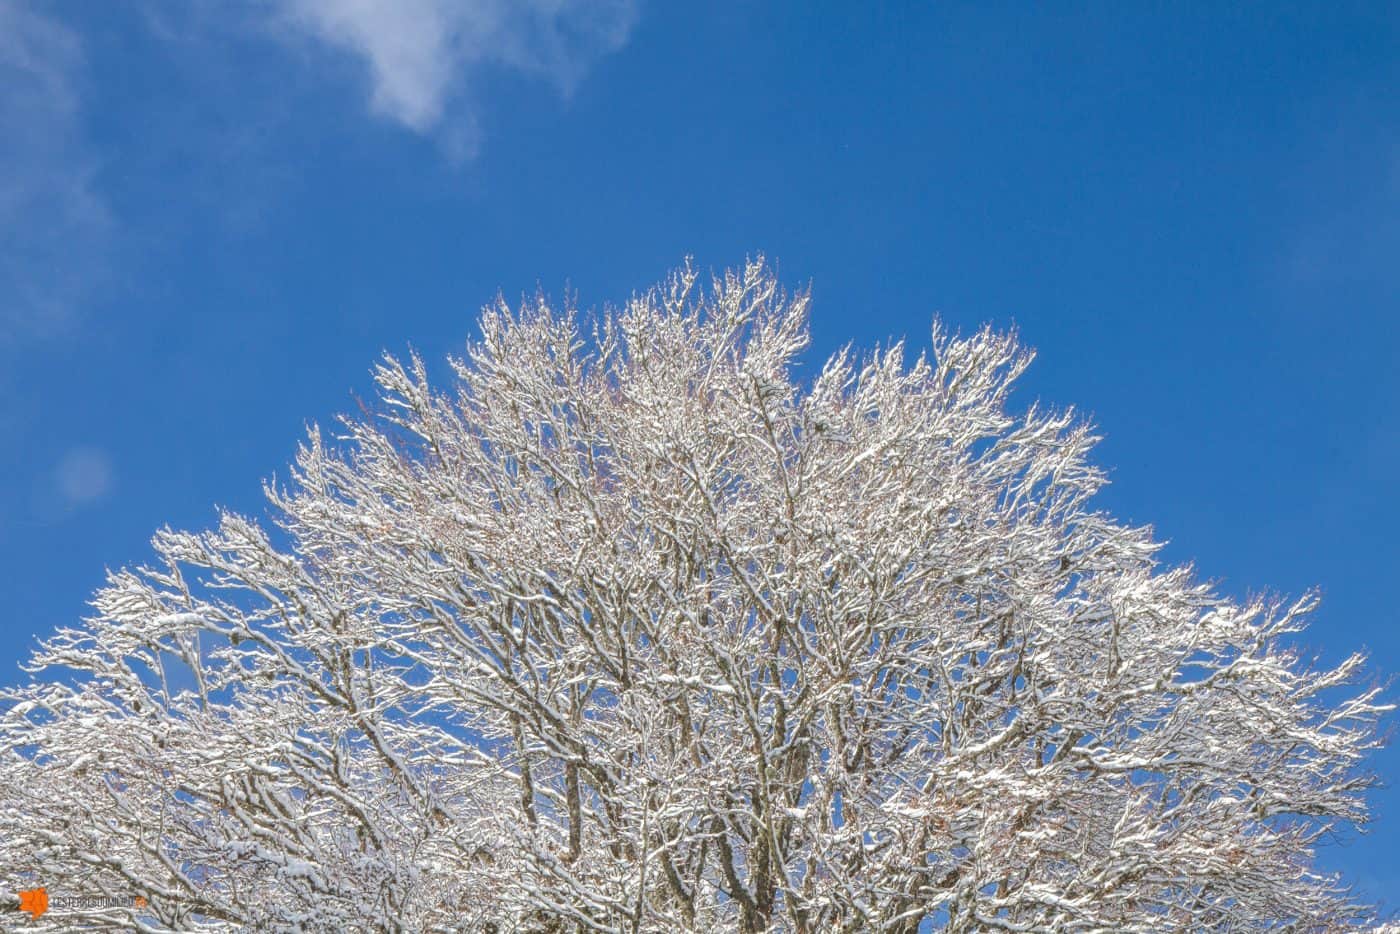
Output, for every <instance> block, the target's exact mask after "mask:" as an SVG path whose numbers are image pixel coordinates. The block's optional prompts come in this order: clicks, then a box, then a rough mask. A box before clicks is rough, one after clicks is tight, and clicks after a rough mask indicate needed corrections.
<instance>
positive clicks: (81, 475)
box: [53, 447, 112, 509]
mask: <svg viewBox="0 0 1400 934" xmlns="http://www.w3.org/2000/svg"><path fill="white" fill-rule="evenodd" d="M53 479H54V486H55V488H56V490H57V492H58V495H59V498H60V499H61V501H62V502H63V505H64V506H65V507H67V508H68V509H75V508H77V507H79V506H83V505H86V504H88V503H92V502H95V501H97V500H99V499H101V498H102V497H104V496H106V495H107V493H108V491H110V490H111V488H112V461H111V458H109V457H108V456H107V453H106V452H105V451H102V450H99V449H97V448H87V447H80V448H73V449H72V450H70V451H69V452H68V453H66V454H64V455H63V457H62V459H60V460H59V462H58V465H57V466H56V467H55V468H54V473H53Z"/></svg>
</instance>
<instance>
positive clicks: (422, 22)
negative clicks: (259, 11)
mask: <svg viewBox="0 0 1400 934" xmlns="http://www.w3.org/2000/svg"><path fill="white" fill-rule="evenodd" d="M276 3H277V9H278V10H279V19H280V21H281V22H282V23H284V24H286V25H287V26H288V27H290V28H291V29H292V30H293V31H294V32H296V33H299V34H302V35H305V36H310V37H312V38H314V39H315V40H317V41H320V42H322V43H325V44H327V45H329V46H331V47H334V48H336V49H338V50H340V51H341V52H345V53H350V54H352V55H354V56H356V57H358V58H360V59H362V60H363V61H364V63H365V65H366V66H367V68H368V71H369V82H370V94H369V106H370V109H371V110H372V111H373V112H374V113H376V114H378V115H380V116H382V117H384V118H386V119H388V120H392V121H394V122H396V123H399V124H401V125H403V126H405V127H407V128H408V129H411V130H414V131H416V132H419V133H425V134H426V133H433V132H438V133H440V134H441V133H443V132H444V131H446V133H447V135H452V134H453V133H456V134H458V138H459V141H460V142H465V144H466V146H467V147H468V149H470V148H471V147H473V146H474V145H475V134H474V131H472V130H471V127H470V121H471V120H472V111H471V104H472V101H471V91H472V81H473V78H474V76H475V75H476V74H477V73H478V72H479V70H480V69H482V68H485V67H490V66H501V67H506V68H510V69H514V70H517V71H520V72H523V73H526V74H530V75H534V76H538V77H540V78H543V79H545V80H547V81H549V82H551V83H552V84H554V85H555V87H556V88H557V89H558V90H559V91H560V93H563V94H565V95H567V94H569V93H570V92H572V90H573V89H574V87H575V86H576V85H577V83H578V81H579V80H580V79H581V78H582V77H583V75H584V74H585V73H586V72H587V70H588V69H589V67H590V66H591V65H592V64H593V63H594V62H595V61H597V59H598V58H600V57H601V56H603V55H606V54H608V53H609V52H613V51H616V50H617V49H619V48H621V47H622V46H623V45H624V44H625V43H626V41H627V38H628V36H629V34H630V33H631V31H632V27H633V25H634V24H635V22H636V19H637V0H276ZM464 122H465V123H466V124H467V126H466V130H467V136H466V138H465V139H464V140H463V139H461V133H462V131H463V129H464V128H463V126H462V124H463V123H464ZM463 154H465V153H463Z"/></svg>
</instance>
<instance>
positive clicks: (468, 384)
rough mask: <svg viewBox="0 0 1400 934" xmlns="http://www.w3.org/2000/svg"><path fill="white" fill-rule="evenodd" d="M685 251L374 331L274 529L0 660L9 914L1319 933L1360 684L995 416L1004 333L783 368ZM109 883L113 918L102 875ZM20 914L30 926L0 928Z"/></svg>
mask: <svg viewBox="0 0 1400 934" xmlns="http://www.w3.org/2000/svg"><path fill="white" fill-rule="evenodd" d="M698 278H699V277H698V276H697V274H696V273H695V272H694V271H693V269H692V268H691V267H689V266H686V267H684V268H682V269H681V270H680V271H678V272H676V273H674V274H673V275H672V276H671V277H670V278H668V279H667V280H666V281H665V282H664V283H663V284H662V285H661V286H658V287H657V288H655V289H653V290H651V291H649V292H647V293H646V294H643V295H639V296H637V297H635V298H634V299H633V300H632V301H630V302H629V303H628V304H627V305H626V307H625V308H624V309H622V310H620V311H617V312H608V313H605V314H603V315H601V316H599V317H598V318H597V319H596V321H595V322H594V323H593V324H592V325H591V326H586V325H585V323H584V321H585V318H584V317H583V316H581V315H579V314H578V313H576V312H575V311H574V310H573V309H571V308H563V309H558V308H552V307H550V305H549V304H548V303H547V302H546V301H545V300H543V299H540V300H538V301H536V302H533V303H529V304H528V305H527V306H525V307H521V308H519V309H516V310H512V309H510V308H508V307H507V306H505V305H504V304H500V305H498V306H496V307H492V308H490V309H488V310H487V311H486V312H485V313H484V315H483V317H482V319H481V323H480V340H479V341H477V342H476V343H473V344H471V345H470V346H469V347H468V350H467V352H466V355H465V357H463V358H462V359H460V360H454V361H453V363H452V369H453V371H454V373H455V380H454V384H453V385H452V386H451V387H450V389H448V390H446V391H443V390H438V389H434V388H433V387H432V386H431V385H430V384H429V381H428V378H427V376H426V372H425V367H424V365H423V363H422V362H421V361H420V360H419V359H418V358H417V357H411V358H410V359H408V360H407V361H406V362H401V361H400V360H397V359H394V358H392V357H386V358H385V359H384V360H383V362H382V363H381V364H380V365H379V366H378V368H377V370H376V372H375V376H376V379H377V382H378V385H379V387H380V391H381V399H380V402H379V404H378V406H377V408H375V409H374V410H373V411H372V412H370V413H369V414H366V415H364V416H360V417H355V418H348V419H345V420H344V421H343V431H341V432H340V433H339V434H338V435H337V436H336V437H334V438H333V439H332V438H327V437H325V436H323V435H322V433H321V432H320V431H319V430H316V429H314V428H313V429H312V430H311V431H310V434H309V439H308V441H307V442H306V444H305V445H304V446H303V447H302V449H301V450H300V452H299V453H298V456H297V458H296V466H295V468H294V470H293V471H292V474H291V476H290V477H289V478H287V480H286V482H285V483H283V484H276V483H274V484H270V485H269V486H268V489H267V495H268V498H269V500H270V502H271V510H270V511H271V514H272V516H273V523H272V524H270V525H268V526H262V525H260V524H259V523H257V522H255V521H253V520H252V519H249V518H245V517H242V516H239V515H234V514H232V513H224V514H223V515H222V516H221V517H220V521H219V523H218V526H217V528H215V529H214V530H212V531H207V532H202V533H186V532H177V531H172V530H168V529H167V530H163V531H161V532H160V533H159V534H158V535H157V536H156V537H155V540H154V547H155V552H156V554H157V556H158V560H157V561H156V562H154V563H153V566H151V567H141V568H138V569H134V570H123V571H121V572H119V573H115V574H112V575H111V576H110V579H109V580H108V583H107V585H106V587H105V588H104V589H103V590H101V591H100V592H99V593H98V595H97V597H96V598H95V600H94V604H93V605H94V607H95V614H94V615H93V616H92V618H90V619H88V620H86V621H84V622H83V623H82V625H80V626H78V627H75V628H71V629H64V630H61V631H59V632H58V633H56V634H54V635H52V636H51V637H50V638H48V639H47V640H45V641H44V642H43V643H42V646H41V649H40V650H39V651H38V652H37V653H36V655H35V657H34V659H33V662H32V667H33V670H34V671H35V672H36V673H39V672H41V671H42V672H45V673H46V676H45V677H43V678H42V679H39V680H35V681H33V682H32V683H30V684H28V685H26V686H23V687H19V688H13V689H10V690H8V691H7V692H6V696H7V698H8V709H7V712H6V713H5V714H4V715H3V719H0V733H2V734H3V763H0V799H3V800H2V801H0V803H3V808H2V809H0V822H2V823H0V868H2V869H3V879H4V880H5V883H6V884H7V885H10V886H12V887H15V888H27V887H29V886H33V885H43V886H46V887H47V890H48V891H49V892H50V893H51V896H64V897H67V898H69V899H72V898H76V897H79V896H99V895H102V896H108V897H111V896H113V895H114V894H115V895H118V896H121V897H120V898H118V899H114V904H111V905H97V906H87V907H72V906H71V904H70V905H69V907H66V908H65V907H51V908H50V910H49V911H48V912H47V913H45V914H44V915H42V916H40V917H38V918H37V919H34V920H33V921H32V922H31V921H28V920H25V922H24V923H25V926H27V927H30V928H33V929H36V930H38V929H42V928H44V927H45V926H48V927H49V928H52V929H61V930H68V929H71V928H72V927H74V926H77V925H78V924H79V923H80V922H83V921H84V920H86V921H88V922H91V923H94V924H102V925H108V926H112V927H129V928H135V929H140V930H161V931H165V930H195V929H243V928H253V929H259V928H261V929H289V928H291V929H304V930H316V931H348V930H395V931H398V930H404V931H409V930H415V931H427V930H480V931H499V932H505V931H618V932H621V931H673V930H697V931H712V930H739V931H746V932H754V931H760V930H786V931H797V932H807V931H811V932H815V931H834V930H848V931H857V930H858V931H865V930H871V931H901V932H913V931H915V930H917V929H919V927H920V925H921V924H923V925H925V926H932V927H934V928H938V929H946V930H948V931H994V930H1005V931H1066V932H1069V931H1143V932H1160V931H1246V930H1248V931H1266V930H1267V931H1318V930H1349V929H1354V927H1355V926H1357V925H1363V924H1366V923H1368V917H1367V915H1368V913H1367V911H1366V909H1365V907H1364V906H1358V905H1356V904H1354V903H1353V901H1352V900H1351V898H1350V897H1349V895H1348V893H1347V891H1346V889H1345V888H1344V887H1343V886H1342V885H1341V883H1340V880H1338V879H1337V878H1335V877H1332V876H1329V875H1327V874H1325V873H1322V872H1321V871H1320V870H1318V869H1317V868H1316V867H1315V862H1314V849H1315V846H1316V844H1318V843H1319V842H1320V841H1321V840H1322V839H1323V838H1324V837H1326V836H1328V835H1329V834H1332V833H1335V832H1337V831H1338V830H1344V829H1347V828H1354V827H1356V826H1358V825H1362V824H1364V822H1365V820H1366V808H1365V800H1364V797H1365V794H1364V793H1365V791H1366V789H1367V788H1368V786H1369V785H1370V784H1371V783H1372V779H1371V778H1370V777H1368V775H1367V774H1366V773H1365V772H1364V771H1363V770H1362V768H1363V765H1364V763H1363V760H1364V758H1365V756H1366V754H1367V753H1368V751H1370V750H1372V749H1373V748H1374V747H1375V746H1376V744H1377V733H1376V726H1377V720H1378V718H1379V717H1380V716H1381V715H1382V714H1383V713H1384V712H1385V711H1386V710H1387V709H1388V707H1386V705H1384V704H1383V703H1382V701H1381V699H1380V694H1379V691H1378V689H1377V688H1375V687H1366V686H1364V685H1359V684H1358V678H1359V676H1360V672H1361V667H1362V665H1363V659H1362V657H1361V656H1359V655H1355V656H1352V657H1350V658H1347V659H1346V660H1345V661H1343V662H1341V664H1340V665H1338V666H1336V667H1322V668H1318V667H1315V666H1314V665H1313V664H1311V663H1309V661H1308V660H1307V659H1306V658H1304V657H1301V656H1300V654H1299V653H1298V651H1297V650H1296V648H1294V645H1295V643H1296V640H1295V639H1294V638H1292V636H1293V634H1295V633H1297V632H1298V631H1299V630H1300V629H1301V627H1302V626H1303V624H1304V621H1305V619H1306V617H1307V615H1308V613H1309V611H1310V610H1311V609H1312V608H1313V606H1314V603H1315V600H1314V598H1313V597H1312V596H1306V597H1304V598H1302V599H1300V600H1297V601H1295V602H1285V601H1278V600H1271V599H1263V598H1261V599H1257V600H1250V601H1247V602H1244V603H1242V604H1241V603H1237V602H1231V601H1230V600H1227V599H1224V598H1222V597H1221V596H1218V595H1217V594H1216V593H1215V592H1214V591H1213V590H1212V589H1211V588H1210V587H1209V586H1207V585H1204V584H1202V583H1198V582H1197V581H1196V580H1195V578H1194V576H1193V573H1192V571H1191V570H1190V569H1188V568H1169V567H1163V566H1162V565H1161V564H1160V563H1159V561H1158V560H1157V558H1156V557H1155V556H1156V554H1157V552H1158V546H1157V545H1156V544H1155V543H1154V542H1153V540H1152V538H1151V535H1150V532H1149V530H1147V529H1143V528H1133V527H1128V526H1124V525H1121V524H1118V523H1117V522H1115V521H1113V520H1112V519H1111V518H1110V517H1108V516H1106V515H1104V514H1103V513H1102V512H1100V511H1097V510H1096V509H1095V508H1094V507H1093V504H1092V499H1093V495H1094V493H1095V491H1096V490H1098V489H1099V488H1100V487H1101V486H1102V485H1103V483H1104V479H1103V475H1102V473H1101V472H1100V471H1099V470H1098V469H1097V468H1096V467H1095V466H1093V465H1092V463H1091V462H1090V460H1089V455H1090V451H1091V447H1092V445H1093V443H1094V441H1095V438H1094V436H1093V434H1092V432H1091V429H1090V427H1089V426H1087V425H1086V424H1084V423H1083V422H1082V421H1081V420H1079V419H1078V418H1077V417H1076V416H1074V415H1072V414H1071V413H1070V412H1067V411H1066V412H1057V411H1048V410H1045V409H1042V408H1039V407H1035V408H1032V409H1031V410H1030V411H1028V412H1025V413H1022V414H1012V413H1011V412H1009V411H1008V405H1007V397H1008V393H1009V392H1010V390H1011V388H1012V385H1013V382H1014V380H1015V379H1016V378H1017V376H1018V375H1019V374H1021V372H1022V371H1023V370H1024V369H1025V367H1026V366H1027V364H1028V363H1029V361H1030V359H1031V356H1030V354H1029V353H1028V352H1026V351H1024V350H1022V349H1020V348H1018V346H1017V344H1016V342H1015V340H1014V338H1013V337H1011V336H1008V335H1005V334H999V333H996V332H994V331H992V330H982V331H980V332H978V333H976V334H975V335H973V336H971V337H967V338H958V337H954V336H951V335H949V334H947V333H945V332H944V331H943V330H942V329H940V328H938V327H937V326H935V328H934V331H933V336H932V347H931V353H930V354H929V355H928V356H926V357H925V356H920V357H919V358H918V359H917V360H914V361H912V362H907V361H906V360H905V354H904V350H903V347H902V346H901V345H896V346H894V347H892V348H889V349H887V350H885V351H882V352H875V353H873V354H872V355H870V356H868V357H863V358H858V357H856V356H854V355H852V354H851V353H850V352H842V353H840V354H837V355H836V356H835V357H834V358H833V359H831V360H830V361H829V362H827V363H826V364H825V366H824V367H823V368H822V369H821V370H820V372H819V373H814V374H813V375H812V376H811V378H808V379H806V380H805V381H801V382H799V381H798V380H797V378H796V377H795V375H794V370H795V367H796V363H797V360H798V358H799V355H800V354H801V352H802V351H803V349H804V348H805V346H806V344H807V329H806V314H807V304H808V303H807V298H806V296H805V295H802V294H798V295H795V296H791V295H787V294H785V293H783V292H782V291H781V290H780V289H779V287H778V286H777V284H776V282H775V280H774V278H773V277H772V275H771V274H770V273H769V272H768V271H766V269H765V267H764V266H763V265H762V264H761V263H751V264H749V265H747V266H746V268H744V269H743V270H742V271H738V272H734V273H729V274H726V275H724V276H722V277H719V278H717V279H715V280H714V281H713V282H712V283H710V284H708V285H704V284H701V283H699V281H698ZM138 896H139V897H140V898H141V899H144V900H145V904H144V906H143V907H135V906H134V903H132V902H130V900H131V899H135V898H137V897H138ZM21 917H24V918H26V919H27V916H21Z"/></svg>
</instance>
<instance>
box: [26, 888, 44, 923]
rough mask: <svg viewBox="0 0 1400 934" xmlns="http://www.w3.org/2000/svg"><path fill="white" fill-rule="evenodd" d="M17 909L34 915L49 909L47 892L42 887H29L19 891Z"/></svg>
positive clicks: (36, 915) (37, 915)
mask: <svg viewBox="0 0 1400 934" xmlns="http://www.w3.org/2000/svg"><path fill="white" fill-rule="evenodd" d="M19 910H20V911H27V912H29V913H30V914H31V915H33V916H34V917H36V918H37V917H39V916H40V915H41V914H43V913H44V912H46V911H48V910H49V893H48V892H45V891H44V890H43V889H29V890H27V891H24V892H20V893H19Z"/></svg>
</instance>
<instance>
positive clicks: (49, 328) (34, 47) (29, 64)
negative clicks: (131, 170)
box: [0, 0, 111, 345]
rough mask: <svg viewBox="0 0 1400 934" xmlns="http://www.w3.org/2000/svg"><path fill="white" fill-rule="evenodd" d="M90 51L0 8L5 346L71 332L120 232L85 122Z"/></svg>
mask: <svg viewBox="0 0 1400 934" xmlns="http://www.w3.org/2000/svg"><path fill="white" fill-rule="evenodd" d="M82 69H83V55H82V45H81V43H80V42H79V40H78V38H77V36H76V35H75V34H74V33H73V32H72V31H71V30H69V29H68V28H67V27H66V26H64V25H62V24H61V23H58V22H57V21H55V20H52V19H49V18H48V17H45V16H43V15H41V14H40V13H39V12H38V11H37V10H36V9H35V5H34V4H29V3H25V2H23V0H0V345H4V344H9V343H12V342H14V341H15V340H17V339H19V338H27V337H35V336H43V335H50V334H54V333H57V332H60V331H62V330H63V329H64V328H65V327H67V326H68V325H69V324H70V323H71V321H72V320H73V316H74V312H75V310H76V308H77V306H78V305H79V303H80V302H82V301H83V300H84V299H85V298H86V297H87V296H88V294H89V293H90V291H91V289H92V288H93V287H94V286H95V285H96V281H97V278H98V275H99V273H100V270H101V267H102V264H103V244H104V241H105V238H106V235H107V231H108V229H109V227H110V225H111V219H110V215H109V214H108V211H107V208H106V205H105V203H104V202H103V200H102V198H101V197H100V196H99V195H98V193H97V190H96V188H95V187H94V183H93V177H94V173H95V171H96V163H95V160H94V159H93V157H92V154H91V151H90V150H89V148H88V146H87V145H86V143H85V140H84V138H83V134H82V129H81V125H80V121H79V114H80V100H79V93H78V87H77V85H78V81H79V77H80V75H81V73H82Z"/></svg>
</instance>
